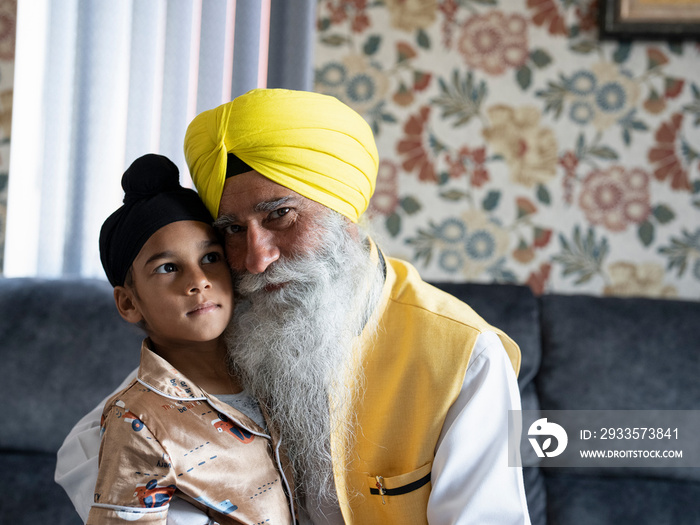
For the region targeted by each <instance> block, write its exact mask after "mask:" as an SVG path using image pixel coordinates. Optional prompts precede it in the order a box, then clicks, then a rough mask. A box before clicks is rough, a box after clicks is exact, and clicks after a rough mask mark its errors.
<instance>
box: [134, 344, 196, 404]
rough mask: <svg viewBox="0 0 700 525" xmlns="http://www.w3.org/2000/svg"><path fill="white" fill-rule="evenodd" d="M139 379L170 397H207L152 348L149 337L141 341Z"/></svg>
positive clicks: (188, 398)
mask: <svg viewBox="0 0 700 525" xmlns="http://www.w3.org/2000/svg"><path fill="white" fill-rule="evenodd" d="M137 379H138V381H139V383H141V384H142V385H144V386H147V387H148V388H150V389H151V390H153V391H154V392H157V393H158V394H160V395H162V396H164V397H168V398H170V399H177V400H185V399H187V400H205V399H206V396H205V395H204V392H203V391H202V389H201V388H199V387H198V386H197V385H195V384H194V382H192V381H190V380H189V379H188V378H187V376H185V375H184V374H183V373H181V372H180V371H179V370H177V369H176V368H175V367H174V366H172V365H171V364H170V363H168V362H167V361H166V360H165V359H163V358H162V357H160V356H159V355H158V354H156V353H155V352H154V351H153V350H151V348H150V340H149V339H148V338H146V339H144V341H143V343H141V366H140V367H139V373H138V377H137Z"/></svg>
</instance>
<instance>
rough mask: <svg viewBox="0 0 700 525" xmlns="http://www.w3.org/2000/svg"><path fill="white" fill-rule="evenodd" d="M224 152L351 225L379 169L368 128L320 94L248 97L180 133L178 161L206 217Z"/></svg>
mask: <svg viewBox="0 0 700 525" xmlns="http://www.w3.org/2000/svg"><path fill="white" fill-rule="evenodd" d="M229 153H232V154H234V155H235V156H236V157H238V159H240V160H241V161H242V162H244V163H245V164H247V165H248V166H250V168H251V169H254V170H255V171H257V172H258V173H260V174H261V175H263V176H265V177H267V178H268V179H270V180H272V181H273V182H276V183H277V184H280V185H281V186H284V187H286V188H289V189H290V190H292V191H295V192H297V193H299V194H300V195H303V196H304V197H307V198H309V199H311V200H313V201H316V202H318V203H320V204H323V205H324V206H327V207H328V208H331V209H333V210H335V211H337V212H339V213H341V214H343V215H345V216H346V217H348V218H349V219H350V220H352V221H353V222H357V219H358V218H359V217H360V215H362V213H363V212H364V211H365V210H366V209H367V206H368V204H369V199H370V197H371V196H372V193H373V192H374V186H375V182H376V179H377V169H378V164H379V160H378V154H377V146H376V144H375V142H374V136H373V135H372V130H371V128H370V127H369V125H368V124H367V122H365V120H364V119H363V118H362V117H361V116H360V115H359V114H357V113H356V112H355V111H354V110H352V109H350V108H349V107H348V106H346V105H345V104H343V103H342V102H340V101H339V100H338V99H336V98H334V97H331V96H328V95H321V94H318V93H311V92H306V91H291V90H284V89H254V90H252V91H249V92H248V93H246V94H245V95H242V96H240V97H238V98H236V99H235V100H233V101H232V102H228V103H226V104H223V105H221V106H219V107H217V108H214V109H211V110H209V111H205V112H203V113H200V114H199V115H198V116H197V117H195V118H194V120H193V121H192V122H191V123H190V125H189V127H188V128H187V133H186V134H185V158H186V159H187V164H188V166H189V169H190V173H191V174H192V179H193V180H194V184H195V186H196V187H197V191H198V192H199V196H200V197H201V199H202V200H203V201H204V203H205V204H206V206H207V208H208V209H209V211H210V212H211V214H212V216H214V217H217V216H218V213H219V202H220V200H221V195H222V193H223V189H224V182H225V179H226V166H227V155H228V154H229Z"/></svg>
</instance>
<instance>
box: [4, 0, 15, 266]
mask: <svg viewBox="0 0 700 525" xmlns="http://www.w3.org/2000/svg"><path fill="white" fill-rule="evenodd" d="M16 20H17V0H0V274H2V268H3V261H4V254H5V219H6V217H7V176H8V172H9V170H10V131H11V129H12V89H13V85H14V76H15V75H14V71H15V33H16V30H15V27H16Z"/></svg>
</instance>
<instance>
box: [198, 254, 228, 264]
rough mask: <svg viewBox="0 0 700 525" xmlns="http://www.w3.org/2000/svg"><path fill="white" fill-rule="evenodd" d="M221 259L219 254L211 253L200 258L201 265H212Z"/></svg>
mask: <svg viewBox="0 0 700 525" xmlns="http://www.w3.org/2000/svg"><path fill="white" fill-rule="evenodd" d="M222 259H223V258H222V256H221V254H220V253H219V252H211V253H208V254H206V255H205V256H204V257H202V263H203V264H212V263H216V262H219V261H221V260H222Z"/></svg>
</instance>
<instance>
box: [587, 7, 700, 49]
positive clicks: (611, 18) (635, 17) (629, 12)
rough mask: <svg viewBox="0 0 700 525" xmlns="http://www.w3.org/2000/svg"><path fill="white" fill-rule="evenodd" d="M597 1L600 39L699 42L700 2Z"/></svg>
mask: <svg viewBox="0 0 700 525" xmlns="http://www.w3.org/2000/svg"><path fill="white" fill-rule="evenodd" d="M598 1H599V10H600V13H599V14H600V36H601V38H611V39H664V40H700V0H687V1H686V2H685V3H682V4H678V3H674V2H669V1H664V0H598Z"/></svg>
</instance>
